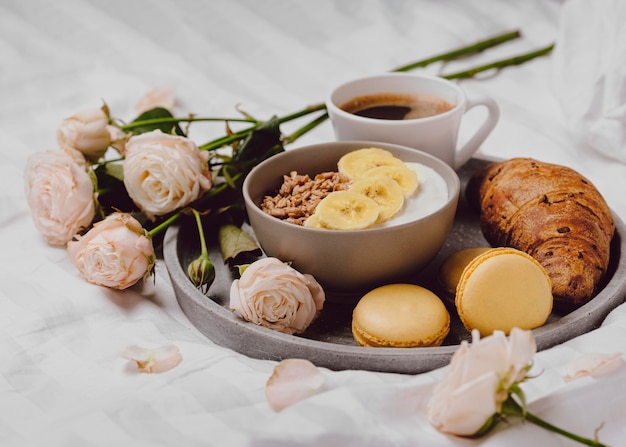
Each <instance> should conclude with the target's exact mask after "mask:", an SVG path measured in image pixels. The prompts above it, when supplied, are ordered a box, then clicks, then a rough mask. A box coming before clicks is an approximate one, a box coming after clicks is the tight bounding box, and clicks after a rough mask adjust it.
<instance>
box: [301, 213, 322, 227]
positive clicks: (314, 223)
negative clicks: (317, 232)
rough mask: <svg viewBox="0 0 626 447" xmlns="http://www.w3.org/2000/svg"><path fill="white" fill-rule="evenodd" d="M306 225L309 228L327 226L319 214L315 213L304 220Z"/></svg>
mask: <svg viewBox="0 0 626 447" xmlns="http://www.w3.org/2000/svg"><path fill="white" fill-rule="evenodd" d="M304 226H305V227H307V228H326V227H325V226H324V224H323V223H322V221H321V220H320V216H319V214H316V213H313V214H311V215H310V216H309V217H307V218H306V220H305V221H304Z"/></svg>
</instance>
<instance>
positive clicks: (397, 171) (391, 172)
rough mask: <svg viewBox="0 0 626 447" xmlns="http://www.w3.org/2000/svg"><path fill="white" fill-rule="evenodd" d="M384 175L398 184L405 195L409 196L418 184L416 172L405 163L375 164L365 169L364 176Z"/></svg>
mask: <svg viewBox="0 0 626 447" xmlns="http://www.w3.org/2000/svg"><path fill="white" fill-rule="evenodd" d="M378 175H384V176H385V177H389V178H390V179H392V180H395V182H396V183H397V184H398V185H400V187H401V188H402V191H403V192H404V196H405V197H409V196H411V195H412V194H413V193H414V192H415V191H416V190H417V187H418V186H419V179H418V178H417V173H416V172H415V171H414V170H413V169H411V168H409V167H408V166H407V165H405V164H403V165H402V166H376V167H375V168H372V169H369V170H367V171H365V177H376V176H378Z"/></svg>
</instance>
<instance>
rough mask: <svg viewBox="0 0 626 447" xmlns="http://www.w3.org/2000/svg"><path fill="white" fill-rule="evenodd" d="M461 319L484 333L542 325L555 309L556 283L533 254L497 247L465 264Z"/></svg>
mask: <svg viewBox="0 0 626 447" xmlns="http://www.w3.org/2000/svg"><path fill="white" fill-rule="evenodd" d="M455 305H456V309H457V312H458V314H459V317H460V319H461V322H462V323H463V325H464V326H465V328H466V329H467V330H469V331H471V330H473V329H478V330H479V331H480V334H481V335H482V336H486V335H490V334H492V333H493V331H495V330H501V331H503V332H505V333H507V334H508V333H509V332H510V331H511V329H512V328H514V327H519V328H521V329H534V328H537V327H539V326H542V325H543V324H544V323H545V322H546V320H547V319H548V317H549V316H550V313H551V312H552V286H551V282H550V278H549V277H548V274H547V273H546V271H545V269H544V268H543V267H542V266H541V264H539V262H537V261H536V260H535V259H534V258H533V257H532V256H530V255H528V254H526V253H525V252H523V251H520V250H516V249H514V248H505V247H501V248H493V249H490V250H488V251H486V252H485V253H482V254H480V255H478V256H477V257H475V258H474V259H473V260H472V261H470V263H469V264H468V265H467V266H466V267H465V269H464V270H463V273H462V274H461V277H460V279H459V283H458V285H457V289H456V298H455Z"/></svg>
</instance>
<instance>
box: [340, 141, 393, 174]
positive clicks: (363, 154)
mask: <svg viewBox="0 0 626 447" xmlns="http://www.w3.org/2000/svg"><path fill="white" fill-rule="evenodd" d="M403 164H404V163H403V162H402V160H400V159H399V158H396V157H395V156H394V155H393V154H392V153H391V152H389V151H387V150H385V149H381V148H378V147H367V148H363V149H357V150H356V151H352V152H348V153H347V154H345V155H344V156H343V157H341V158H340V159H339V161H338V162H337V168H338V169H339V172H340V173H341V174H343V175H345V176H346V177H348V178H349V179H350V180H356V179H358V178H361V177H362V176H363V174H364V173H365V172H366V171H368V170H369V169H372V168H375V167H377V166H402V165H403Z"/></svg>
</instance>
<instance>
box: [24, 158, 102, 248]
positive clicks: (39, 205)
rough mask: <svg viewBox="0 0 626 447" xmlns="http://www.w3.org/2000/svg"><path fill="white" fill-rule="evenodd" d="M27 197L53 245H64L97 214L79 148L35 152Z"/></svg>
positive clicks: (37, 222)
mask: <svg viewBox="0 0 626 447" xmlns="http://www.w3.org/2000/svg"><path fill="white" fill-rule="evenodd" d="M24 177H25V183H26V199H27V201H28V205H29V207H30V209H31V213H32V217H33V222H34V224H35V227H36V228H37V229H38V230H39V231H40V232H41V233H42V234H43V236H44V237H45V239H46V241H47V242H48V243H49V244H51V245H65V244H66V243H67V242H68V241H69V240H70V239H72V237H74V235H75V234H76V233H78V232H79V231H80V230H82V229H83V228H87V227H88V226H89V225H90V224H91V222H92V220H93V218H94V215H95V210H96V207H95V197H96V196H95V193H94V185H93V181H92V179H91V177H90V175H89V174H88V173H87V171H86V168H85V160H84V158H83V157H82V155H81V154H80V153H78V152H73V153H72V155H70V154H69V153H66V152H63V151H44V152H38V153H36V154H34V155H32V156H31V157H30V158H29V159H28V162H27V163H26V169H25V173H24Z"/></svg>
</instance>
